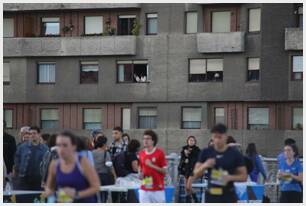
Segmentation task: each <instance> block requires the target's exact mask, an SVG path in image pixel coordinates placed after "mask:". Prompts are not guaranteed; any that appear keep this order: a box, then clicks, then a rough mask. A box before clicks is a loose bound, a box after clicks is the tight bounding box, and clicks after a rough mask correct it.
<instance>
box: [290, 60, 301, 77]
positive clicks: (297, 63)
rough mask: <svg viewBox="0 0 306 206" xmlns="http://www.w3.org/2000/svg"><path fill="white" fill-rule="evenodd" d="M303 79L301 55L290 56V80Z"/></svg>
mask: <svg viewBox="0 0 306 206" xmlns="http://www.w3.org/2000/svg"><path fill="white" fill-rule="evenodd" d="M302 79H303V56H292V80H302Z"/></svg>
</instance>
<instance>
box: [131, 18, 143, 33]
mask: <svg viewBox="0 0 306 206" xmlns="http://www.w3.org/2000/svg"><path fill="white" fill-rule="evenodd" d="M140 28H141V24H140V23H139V22H138V21H137V20H136V19H135V20H134V22H133V28H132V34H133V35H135V36H138V35H139V31H140Z"/></svg>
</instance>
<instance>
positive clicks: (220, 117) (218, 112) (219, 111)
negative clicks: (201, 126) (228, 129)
mask: <svg viewBox="0 0 306 206" xmlns="http://www.w3.org/2000/svg"><path fill="white" fill-rule="evenodd" d="M214 123H215V125H216V124H218V123H222V124H225V112H224V108H223V107H219V108H215V122H214Z"/></svg>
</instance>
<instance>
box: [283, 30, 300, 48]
mask: <svg viewBox="0 0 306 206" xmlns="http://www.w3.org/2000/svg"><path fill="white" fill-rule="evenodd" d="M285 50H303V30H302V29H300V28H286V32H285Z"/></svg>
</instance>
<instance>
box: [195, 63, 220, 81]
mask: <svg viewBox="0 0 306 206" xmlns="http://www.w3.org/2000/svg"><path fill="white" fill-rule="evenodd" d="M222 80H223V59H189V81H190V82H204V81H222Z"/></svg>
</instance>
